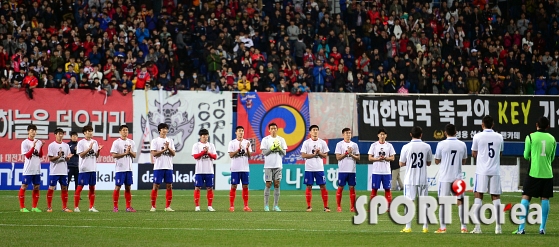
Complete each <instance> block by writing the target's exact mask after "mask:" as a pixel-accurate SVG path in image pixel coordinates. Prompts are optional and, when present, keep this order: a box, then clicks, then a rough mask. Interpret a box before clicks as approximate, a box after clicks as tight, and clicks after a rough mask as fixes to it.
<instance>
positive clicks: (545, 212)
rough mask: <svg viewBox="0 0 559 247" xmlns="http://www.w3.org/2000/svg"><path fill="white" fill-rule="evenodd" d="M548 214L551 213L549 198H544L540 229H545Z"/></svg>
mask: <svg viewBox="0 0 559 247" xmlns="http://www.w3.org/2000/svg"><path fill="white" fill-rule="evenodd" d="M547 215H549V200H542V224H541V225H540V230H545V224H546V223H547Z"/></svg>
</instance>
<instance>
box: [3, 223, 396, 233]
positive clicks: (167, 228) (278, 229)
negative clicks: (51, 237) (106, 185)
mask: <svg viewBox="0 0 559 247" xmlns="http://www.w3.org/2000/svg"><path fill="white" fill-rule="evenodd" d="M0 226H9V227H63V228H106V229H135V230H181V231H183V230H189V231H243V232H246V231H289V232H352V233H354V232H362V233H371V232H375V233H377V232H379V233H396V231H365V230H347V229H340V230H335V229H331V230H329V229H304V228H301V229H295V228H291V229H287V228H269V229H268V228H243V229H240V228H190V227H133V226H68V225H37V224H34V225H18V224H0Z"/></svg>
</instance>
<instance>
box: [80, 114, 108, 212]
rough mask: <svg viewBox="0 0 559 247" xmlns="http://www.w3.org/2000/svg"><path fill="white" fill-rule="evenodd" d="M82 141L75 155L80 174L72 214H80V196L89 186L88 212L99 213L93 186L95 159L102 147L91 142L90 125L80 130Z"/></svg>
mask: <svg viewBox="0 0 559 247" xmlns="http://www.w3.org/2000/svg"><path fill="white" fill-rule="evenodd" d="M82 132H83V135H84V137H85V138H84V139H81V140H80V141H79V142H78V150H77V153H78V154H79V155H80V159H79V161H80V167H79V168H80V174H79V175H78V189H77V190H76V192H75V194H74V212H76V213H79V212H80V208H79V206H80V196H81V192H82V190H83V186H85V185H88V186H89V194H88V195H89V212H94V213H97V212H99V211H98V210H97V209H95V207H94V205H95V185H96V184H97V157H99V153H100V152H101V149H103V145H99V144H98V143H97V141H95V140H93V139H92V137H93V127H91V126H90V125H88V126H85V127H83V129H82Z"/></svg>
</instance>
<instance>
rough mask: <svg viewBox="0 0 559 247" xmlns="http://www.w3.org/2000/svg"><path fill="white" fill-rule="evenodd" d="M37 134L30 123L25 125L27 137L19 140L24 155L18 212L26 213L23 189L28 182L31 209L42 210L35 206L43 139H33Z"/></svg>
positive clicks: (39, 180) (37, 200) (39, 181)
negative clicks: (31, 200) (31, 190)
mask: <svg viewBox="0 0 559 247" xmlns="http://www.w3.org/2000/svg"><path fill="white" fill-rule="evenodd" d="M36 134H37V126H35V125H34V124H30V125H28V126H27V139H25V140H23V142H21V154H23V156H25V163H24V164H23V183H22V184H21V188H20V189H19V195H18V196H19V207H20V210H19V211H20V212H23V213H28V212H29V210H27V208H25V190H26V189H27V187H28V186H29V185H30V184H33V192H32V196H33V204H32V208H31V211H32V212H37V213H40V212H42V210H40V209H38V208H37V204H38V203H39V188H40V186H41V157H42V156H43V145H44V141H40V140H38V139H35V135H36Z"/></svg>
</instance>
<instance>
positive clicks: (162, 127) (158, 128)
mask: <svg viewBox="0 0 559 247" xmlns="http://www.w3.org/2000/svg"><path fill="white" fill-rule="evenodd" d="M162 129H169V125H167V124H166V123H160V124H159V125H157V131H159V132H160V131H161V130H162Z"/></svg>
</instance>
